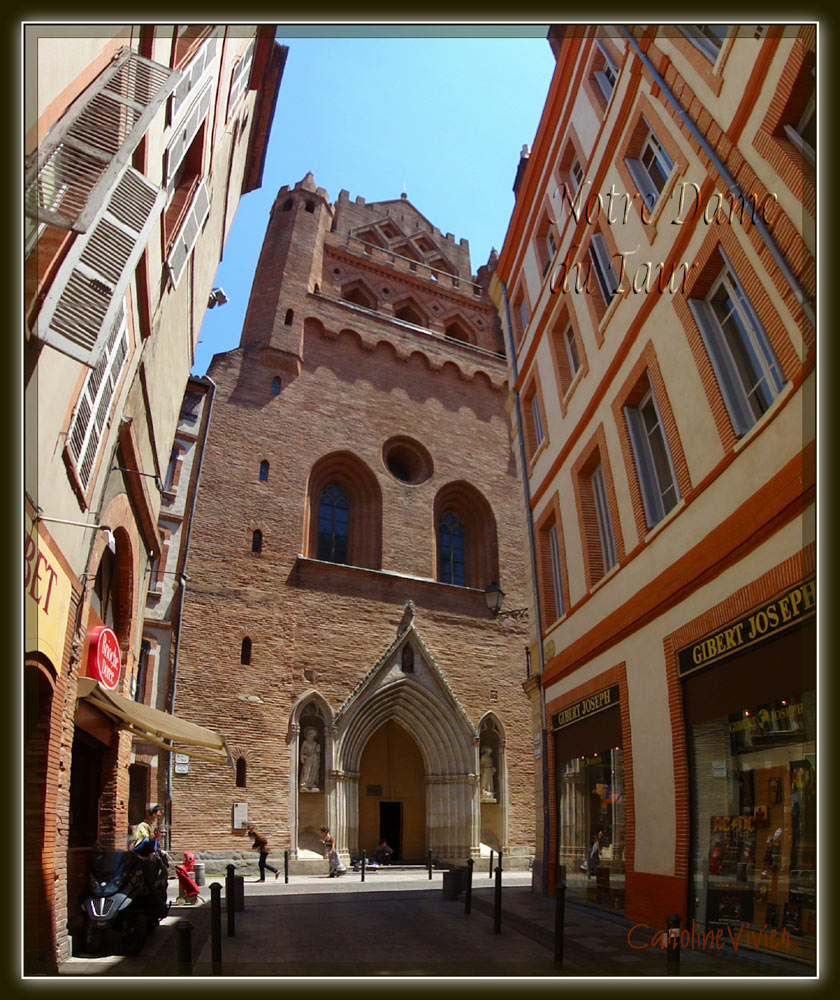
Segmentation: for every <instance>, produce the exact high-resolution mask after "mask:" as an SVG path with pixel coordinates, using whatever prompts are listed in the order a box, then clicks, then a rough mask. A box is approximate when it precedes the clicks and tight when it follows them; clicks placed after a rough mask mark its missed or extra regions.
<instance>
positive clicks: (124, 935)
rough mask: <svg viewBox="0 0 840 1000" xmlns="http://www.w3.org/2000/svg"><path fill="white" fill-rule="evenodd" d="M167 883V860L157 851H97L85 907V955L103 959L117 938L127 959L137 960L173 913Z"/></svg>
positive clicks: (84, 902) (84, 901) (83, 942)
mask: <svg viewBox="0 0 840 1000" xmlns="http://www.w3.org/2000/svg"><path fill="white" fill-rule="evenodd" d="M167 880H168V868H167V863H166V858H165V856H164V855H162V854H161V853H159V852H157V851H152V852H150V853H148V854H146V855H145V856H143V855H141V854H138V853H137V852H136V851H117V850H101V851H97V852H96V853H95V854H94V857H93V865H92V873H91V875H90V876H89V884H88V895H87V896H86V897H85V899H84V900H83V902H82V910H83V911H84V914H85V922H84V927H83V929H82V947H83V949H84V951H85V952H86V953H88V954H94V955H98V954H103V953H105V947H106V945H107V944H108V941H109V938H110V939H113V938H114V937H116V938H117V939H118V941H119V944H120V946H121V950H122V951H123V952H124V953H125V954H126V955H136V954H137V953H138V952H139V951H140V949H141V948H142V947H143V945H144V943H145V941H146V937H147V935H148V933H149V931H150V930H153V929H154V928H155V927H156V926H157V925H158V923H159V922H160V921H161V920H162V919H163V917H165V916H166V914H167V912H168V910H169V903H168V902H167V900H166V889H167Z"/></svg>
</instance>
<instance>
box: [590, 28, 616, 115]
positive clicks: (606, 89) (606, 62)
mask: <svg viewBox="0 0 840 1000" xmlns="http://www.w3.org/2000/svg"><path fill="white" fill-rule="evenodd" d="M595 44H596V46H597V53H596V56H595V62H594V63H593V72H592V75H593V77H594V78H595V82H596V83H597V84H598V87H599V89H600V91H601V93H602V94H603V95H604V101H605V102H606V103H607V104H609V101H610V98H611V97H612V94H613V90H614V89H615V83H616V80H617V79H618V67H617V66H616V64H615V63H614V62H613V60H612V56H610V54H609V52H608V51H607V49H606V48H605V46H603V45H602V44H601V43H600V42H596V43H595Z"/></svg>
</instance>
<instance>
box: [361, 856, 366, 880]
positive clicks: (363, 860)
mask: <svg viewBox="0 0 840 1000" xmlns="http://www.w3.org/2000/svg"><path fill="white" fill-rule="evenodd" d="M366 863H367V852H366V851H362V881H363V882H364V880H365V864H366Z"/></svg>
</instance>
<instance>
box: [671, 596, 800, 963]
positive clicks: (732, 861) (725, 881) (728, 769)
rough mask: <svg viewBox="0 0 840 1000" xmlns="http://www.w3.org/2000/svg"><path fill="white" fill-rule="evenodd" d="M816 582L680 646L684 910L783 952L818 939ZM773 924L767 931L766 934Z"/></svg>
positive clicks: (705, 924) (704, 923)
mask: <svg viewBox="0 0 840 1000" xmlns="http://www.w3.org/2000/svg"><path fill="white" fill-rule="evenodd" d="M815 596H816V594H815V585H814V581H813V580H807V581H804V582H803V583H801V584H799V585H797V586H796V587H793V588H791V589H789V590H787V591H786V592H785V593H784V594H782V595H780V596H779V597H777V598H776V599H775V600H774V601H771V602H768V603H765V604H763V605H761V606H760V607H758V608H754V609H752V610H751V611H749V612H748V613H747V614H745V615H743V616H742V617H741V618H739V619H738V620H737V621H735V622H731V623H730V624H728V625H727V626H726V627H724V628H721V629H718V630H717V631H716V632H714V633H712V634H710V635H707V636H705V637H703V638H702V639H700V640H699V641H697V642H694V643H692V644H691V645H690V646H688V647H686V648H684V649H682V650H680V651H679V653H678V658H677V662H678V671H679V674H680V679H681V684H682V691H683V708H684V718H685V726H686V737H687V746H688V751H689V777H690V791H691V800H690V802H691V862H690V880H691V885H690V894H689V915H691V916H693V918H694V921H695V923H696V924H697V925H698V926H699V927H701V928H704V929H712V930H714V929H718V928H723V929H727V928H730V929H731V930H732V931H733V932H734V933H737V932H738V931H739V930H740V931H741V933H742V934H744V933H746V934H748V935H749V937H748V940H753V941H759V942H761V944H760V946H767V947H772V948H774V949H781V950H783V951H784V952H785V954H786V955H787V956H788V957H798V958H803V959H808V960H810V959H813V958H814V955H815V945H816V875H817V864H816V830H817V822H816V816H817V813H816V773H817V772H816V768H817V757H816V712H817V705H816V624H815V618H814V611H815ZM774 932H775V933H774Z"/></svg>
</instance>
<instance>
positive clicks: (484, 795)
mask: <svg viewBox="0 0 840 1000" xmlns="http://www.w3.org/2000/svg"><path fill="white" fill-rule="evenodd" d="M481 801H482V802H495V801H496V765H495V764H494V763H493V748H492V747H491V746H488V745H487V744H485V745H484V746H483V747H482V748H481Z"/></svg>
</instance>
